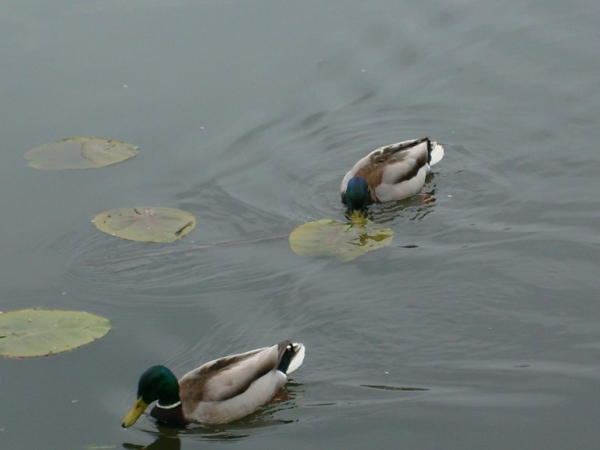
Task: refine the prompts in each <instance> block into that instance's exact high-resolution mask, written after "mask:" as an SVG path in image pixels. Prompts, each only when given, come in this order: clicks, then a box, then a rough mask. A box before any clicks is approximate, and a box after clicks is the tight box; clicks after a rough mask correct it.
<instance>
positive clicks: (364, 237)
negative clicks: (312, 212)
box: [290, 219, 394, 262]
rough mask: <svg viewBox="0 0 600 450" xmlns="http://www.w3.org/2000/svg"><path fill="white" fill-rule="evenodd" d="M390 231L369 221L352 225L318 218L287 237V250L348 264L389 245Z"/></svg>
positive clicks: (355, 221) (392, 233)
mask: <svg viewBox="0 0 600 450" xmlns="http://www.w3.org/2000/svg"><path fill="white" fill-rule="evenodd" d="M393 235H394V232H393V231H392V229H391V228H384V227H382V226H380V225H377V224H376V223H374V222H371V221H370V220H366V219H363V220H353V222H352V223H344V222H339V221H337V220H333V219H321V220H317V221H316V222H307V223H305V224H303V225H300V226H299V227H298V228H296V229H295V230H294V231H292V233H291V234H290V247H291V248H292V250H293V251H294V253H296V254H298V255H301V256H320V255H326V256H335V257H337V258H338V259H339V260H340V261H342V262H347V261H352V260H353V259H354V258H357V257H359V256H360V255H363V254H365V253H367V252H370V251H372V250H376V249H378V248H382V247H385V246H387V245H390V244H391V243H392V237H393Z"/></svg>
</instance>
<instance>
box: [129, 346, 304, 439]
mask: <svg viewBox="0 0 600 450" xmlns="http://www.w3.org/2000/svg"><path fill="white" fill-rule="evenodd" d="M303 360H304V345H302V344H296V343H291V342H290V341H282V342H280V343H279V344H276V345H274V346H272V347H266V348H259V349H256V350H252V351H249V352H246V353H240V354H239V355H232V356H225V357H223V358H219V359H215V360H214V361H210V362H207V363H206V364H203V365H201V366H200V367H198V368H197V369H194V370H192V371H191V372H189V373H187V374H186V375H184V376H183V377H182V378H181V380H179V382H177V379H176V378H175V375H173V372H171V371H170V370H169V369H167V368H166V367H164V366H153V367H150V368H149V369H148V370H146V371H145V372H144V373H143V374H142V376H141V377H140V381H139V383H138V392H137V400H136V401H135V403H134V405H133V408H131V411H129V413H128V414H127V415H126V416H125V418H124V419H123V423H122V426H123V428H128V427H130V426H131V425H133V424H134V423H135V422H136V420H137V419H138V418H139V417H140V416H141V415H142V413H143V412H144V411H145V410H146V408H147V407H148V405H150V404H151V403H152V402H154V401H157V400H158V403H157V404H156V405H155V406H154V408H152V411H150V415H151V416H152V417H154V418H155V419H156V420H158V421H159V422H163V423H166V424H169V425H175V426H182V425H185V424H187V423H190V422H199V423H212V424H217V423H226V422H231V421H233V420H237V419H241V418H242V417H244V416H246V415H248V414H250V413H252V412H254V411H256V410H257V409H258V408H259V407H261V406H262V405H263V404H265V403H266V402H268V401H269V400H270V399H271V398H272V397H273V394H274V393H275V392H276V391H277V390H278V389H279V388H281V387H282V386H283V385H284V384H285V383H286V381H287V375H288V374H290V373H292V372H293V371H294V370H296V369H297V368H298V367H300V365H301V364H302V361H303Z"/></svg>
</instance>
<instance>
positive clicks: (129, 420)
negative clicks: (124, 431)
mask: <svg viewBox="0 0 600 450" xmlns="http://www.w3.org/2000/svg"><path fill="white" fill-rule="evenodd" d="M147 407H148V404H147V403H145V402H144V400H142V397H140V398H138V399H137V400H136V401H135V403H134V404H133V408H131V411H129V412H128V413H127V415H126V416H125V418H124V419H123V423H122V424H121V426H122V427H123V428H129V427H130V426H131V425H133V424H134V423H135V422H136V420H138V419H139V418H140V416H141V415H142V414H143V412H144V411H146V408H147Z"/></svg>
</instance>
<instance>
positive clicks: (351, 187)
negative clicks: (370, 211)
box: [342, 177, 372, 213]
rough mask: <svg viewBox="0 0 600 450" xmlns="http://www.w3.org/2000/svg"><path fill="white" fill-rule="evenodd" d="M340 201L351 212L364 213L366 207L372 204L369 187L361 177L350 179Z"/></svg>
mask: <svg viewBox="0 0 600 450" xmlns="http://www.w3.org/2000/svg"><path fill="white" fill-rule="evenodd" d="M342 201H343V202H344V204H345V205H346V206H347V207H348V208H349V209H350V210H351V211H358V212H361V213H364V212H365V211H366V210H367V206H369V205H370V204H371V203H372V200H371V192H370V191H369V185H368V184H367V182H366V181H365V179H364V178H361V177H352V178H350V181H348V185H347V186H346V193H345V194H344V198H343V199H342Z"/></svg>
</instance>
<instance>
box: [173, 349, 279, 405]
mask: <svg viewBox="0 0 600 450" xmlns="http://www.w3.org/2000/svg"><path fill="white" fill-rule="evenodd" d="M288 344H289V341H284V342H280V343H279V344H277V345H274V346H272V347H266V348H259V349H256V350H252V351H249V352H246V353H241V354H239V355H232V356H226V357H224V358H219V359H216V360H214V361H210V362H208V363H206V364H203V365H202V366H200V367H198V368H197V369H195V370H192V371H191V372H189V373H187V374H186V375H184V376H183V377H182V378H181V380H180V381H179V395H180V397H181V400H182V402H183V403H184V404H186V403H187V404H193V403H199V402H200V401H206V402H222V401H225V400H229V399H231V398H233V397H235V396H237V395H240V394H242V393H244V392H245V391H246V390H247V389H248V388H249V387H250V385H251V384H252V383H253V382H255V381H256V380H258V379H259V378H261V377H262V376H264V375H265V374H267V373H269V372H271V371H274V370H276V369H277V366H278V364H279V361H280V360H281V357H282V355H283V353H284V352H285V349H286V346H287V345H288Z"/></svg>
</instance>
